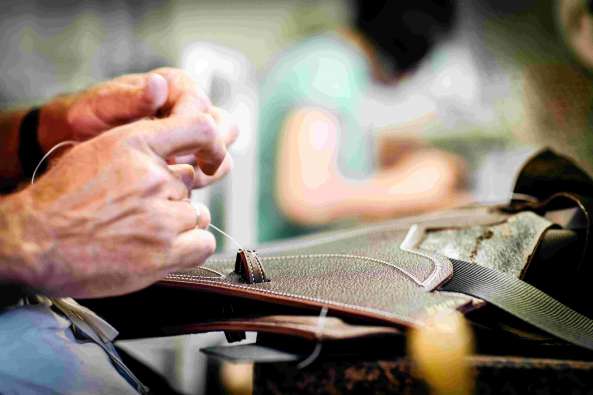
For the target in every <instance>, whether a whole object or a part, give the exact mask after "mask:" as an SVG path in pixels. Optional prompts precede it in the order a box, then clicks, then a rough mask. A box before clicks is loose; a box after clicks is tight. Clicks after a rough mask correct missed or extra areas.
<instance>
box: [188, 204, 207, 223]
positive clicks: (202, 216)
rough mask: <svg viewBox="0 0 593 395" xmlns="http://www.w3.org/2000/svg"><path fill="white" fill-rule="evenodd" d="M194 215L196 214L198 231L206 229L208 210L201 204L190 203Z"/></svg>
mask: <svg viewBox="0 0 593 395" xmlns="http://www.w3.org/2000/svg"><path fill="white" fill-rule="evenodd" d="M192 204H193V206H194V209H195V210H196V213H198V224H197V227H198V228H200V229H206V228H208V226H209V225H210V221H211V216H210V210H209V209H208V207H206V206H205V205H204V204H202V203H192Z"/></svg>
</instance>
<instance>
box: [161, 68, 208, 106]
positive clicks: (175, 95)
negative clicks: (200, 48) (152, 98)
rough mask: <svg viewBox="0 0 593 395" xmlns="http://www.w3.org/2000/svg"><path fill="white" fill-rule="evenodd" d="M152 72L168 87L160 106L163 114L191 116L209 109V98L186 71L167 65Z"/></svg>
mask: <svg viewBox="0 0 593 395" xmlns="http://www.w3.org/2000/svg"><path fill="white" fill-rule="evenodd" d="M153 72H154V73H157V74H159V75H161V76H162V77H163V78H164V79H165V80H166V81H167V85H168V87H169V95H168V97H167V101H166V102H165V104H164V105H163V107H162V109H163V111H164V112H165V114H167V115H168V114H171V115H182V116H191V115H193V114H195V113H196V112H208V111H209V109H210V107H211V106H212V104H211V102H210V99H209V98H208V96H207V95H206V94H205V93H204V92H203V91H202V90H201V89H200V88H199V87H198V85H197V83H196V82H195V81H194V80H193V79H192V78H191V77H190V76H189V75H188V74H187V73H186V72H184V71H182V70H178V69H173V68H169V67H164V68H160V69H156V70H153Z"/></svg>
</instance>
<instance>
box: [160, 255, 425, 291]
mask: <svg viewBox="0 0 593 395" xmlns="http://www.w3.org/2000/svg"><path fill="white" fill-rule="evenodd" d="M309 258H346V259H358V260H362V261H368V262H373V263H379V264H382V265H386V266H389V267H392V268H394V269H396V270H398V271H399V272H401V273H403V274H404V275H405V276H407V277H408V278H410V279H411V280H412V281H414V282H415V283H416V284H417V285H420V286H423V282H422V281H419V280H418V279H416V277H414V275H412V274H410V273H408V272H407V271H406V270H405V269H403V268H401V267H399V266H396V265H394V264H392V263H390V262H387V261H384V260H382V259H378V258H371V257H367V256H361V255H351V254H301V255H282V256H264V257H261V259H262V260H264V261H283V260H289V259H309ZM425 258H428V257H426V256H425ZM228 261H229V259H217V260H212V261H209V263H227V262H228ZM202 268H205V267H202ZM252 270H253V269H252ZM170 275H175V273H172V274H170ZM192 276H193V275H192ZM195 277H205V278H209V277H206V276H195ZM428 277H430V275H429V276H428Z"/></svg>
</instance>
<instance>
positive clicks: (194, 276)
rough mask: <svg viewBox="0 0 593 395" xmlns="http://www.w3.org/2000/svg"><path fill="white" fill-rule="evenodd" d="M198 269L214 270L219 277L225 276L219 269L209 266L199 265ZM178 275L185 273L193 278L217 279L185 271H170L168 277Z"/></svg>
mask: <svg viewBox="0 0 593 395" xmlns="http://www.w3.org/2000/svg"><path fill="white" fill-rule="evenodd" d="M198 269H200V270H206V271H207V272H212V273H214V274H216V275H218V278H219V279H223V278H225V275H224V274H222V273H220V272H218V271H216V270H214V269H210V268H209V267H205V266H198ZM178 275H184V276H185V275H187V276H191V277H193V278H204V279H215V278H212V277H211V276H200V275H197V274H185V273H169V274H168V275H167V277H169V276H178Z"/></svg>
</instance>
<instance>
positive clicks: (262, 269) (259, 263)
mask: <svg viewBox="0 0 593 395" xmlns="http://www.w3.org/2000/svg"><path fill="white" fill-rule="evenodd" d="M254 256H255V262H256V263H257V265H258V266H259V270H260V272H261V277H262V281H266V280H267V278H266V272H265V271H264V265H262V263H261V261H260V259H259V256H257V255H254Z"/></svg>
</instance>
